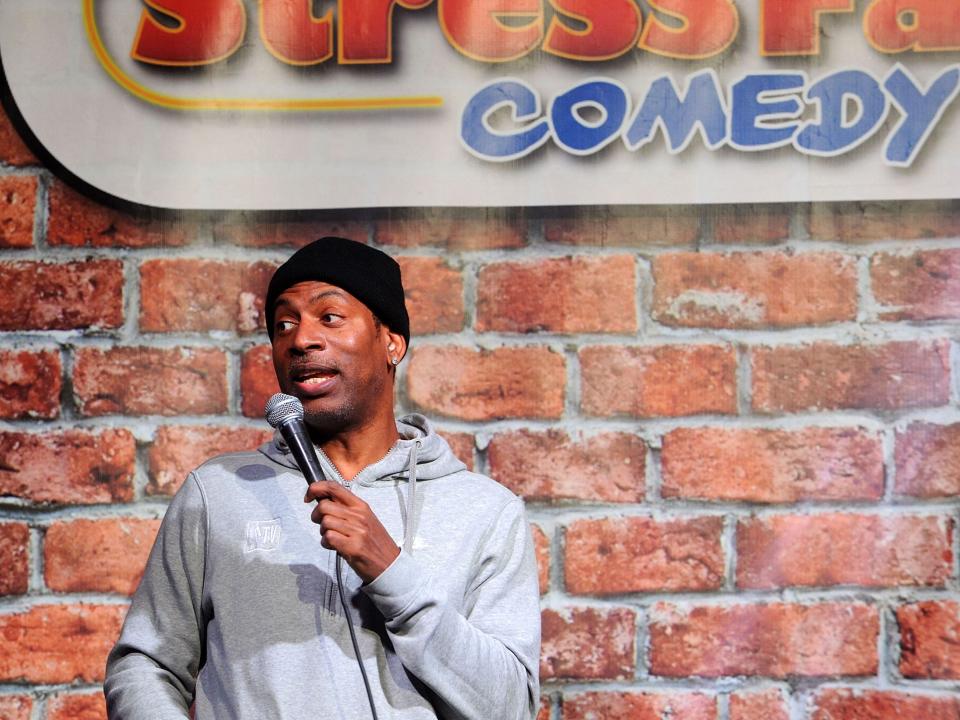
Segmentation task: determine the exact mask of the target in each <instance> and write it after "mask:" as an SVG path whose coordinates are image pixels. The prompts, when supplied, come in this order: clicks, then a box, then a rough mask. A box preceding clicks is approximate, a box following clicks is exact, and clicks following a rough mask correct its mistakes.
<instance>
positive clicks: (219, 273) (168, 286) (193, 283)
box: [140, 258, 276, 333]
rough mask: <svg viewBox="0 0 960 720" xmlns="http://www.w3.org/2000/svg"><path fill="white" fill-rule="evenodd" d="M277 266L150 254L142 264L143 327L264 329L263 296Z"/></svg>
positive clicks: (165, 329) (151, 329)
mask: <svg viewBox="0 0 960 720" xmlns="http://www.w3.org/2000/svg"><path fill="white" fill-rule="evenodd" d="M275 269H276V266H275V265H273V264H272V263H265V262H258V263H245V262H218V261H215V260H198V259H195V258H194V259H190V258H176V259H170V260H147V261H146V262H144V263H143V264H142V265H141V266H140V330H141V331H143V332H177V331H195V332H207V331H210V330H233V331H235V332H241V333H252V332H257V331H258V330H264V329H265V328H266V324H265V322H264V312H263V301H264V298H265V296H266V294H267V285H268V284H269V282H270V277H271V276H272V275H273V272H274V270H275ZM214 278H215V279H216V280H215V282H214V281H212V280H213V279H214Z"/></svg>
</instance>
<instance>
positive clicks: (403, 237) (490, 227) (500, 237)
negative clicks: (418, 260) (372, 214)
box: [374, 210, 527, 250]
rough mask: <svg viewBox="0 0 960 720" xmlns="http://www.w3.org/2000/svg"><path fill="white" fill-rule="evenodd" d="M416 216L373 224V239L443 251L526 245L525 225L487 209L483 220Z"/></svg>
mask: <svg viewBox="0 0 960 720" xmlns="http://www.w3.org/2000/svg"><path fill="white" fill-rule="evenodd" d="M419 214H420V217H416V216H414V214H413V213H407V214H406V217H399V218H393V217H391V218H387V219H385V220H379V221H377V224H376V228H375V230H374V239H375V240H376V241H377V242H378V243H382V244H384V245H392V246H394V247H404V248H409V247H423V246H434V247H440V248H445V249H447V250H492V249H496V248H520V247H523V246H524V245H526V244H527V237H526V223H525V222H524V221H523V220H522V219H517V220H514V219H510V218H506V217H502V213H501V212H499V211H497V210H488V211H487V217H485V218H483V217H461V218H456V217H452V216H451V213H450V211H444V210H425V211H421V212H420V213H419Z"/></svg>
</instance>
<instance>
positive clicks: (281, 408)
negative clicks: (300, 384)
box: [264, 393, 324, 485]
mask: <svg viewBox="0 0 960 720" xmlns="http://www.w3.org/2000/svg"><path fill="white" fill-rule="evenodd" d="M264 415H265V416H266V418H267V422H268V423H270V426H271V427H273V428H275V429H277V430H279V431H280V434H281V435H283V439H284V440H286V442H287V446H288V447H289V448H290V452H292V453H293V459H294V460H296V461H297V466H298V467H299V468H300V472H302V473H303V477H304V478H305V479H306V481H307V484H308V485H309V484H310V483H314V482H319V481H321V480H323V479H324V477H323V471H322V470H321V469H320V461H319V460H317V452H316V450H314V449H313V443H312V442H310V436H309V435H308V434H307V426H306V424H305V423H304V422H303V403H302V402H300V400H299V399H297V398H295V397H293V395H285V394H283V393H277V394H276V395H274V396H273V397H272V398H270V399H269V400H268V401H267V405H266V407H265V408H264Z"/></svg>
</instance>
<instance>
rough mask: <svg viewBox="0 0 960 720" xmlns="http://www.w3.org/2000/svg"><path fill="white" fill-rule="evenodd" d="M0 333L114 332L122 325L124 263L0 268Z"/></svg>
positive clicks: (7, 265) (30, 264)
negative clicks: (1, 291) (4, 331)
mask: <svg viewBox="0 0 960 720" xmlns="http://www.w3.org/2000/svg"><path fill="white" fill-rule="evenodd" d="M0 287H3V288H5V291H6V292H5V293H4V294H3V297H2V299H0V330H74V329H78V328H91V327H92V328H115V327H119V326H120V325H122V324H123V263H121V262H120V261H119V260H87V261H78V262H70V263H57V264H52V263H41V262H26V261H24V262H6V263H0Z"/></svg>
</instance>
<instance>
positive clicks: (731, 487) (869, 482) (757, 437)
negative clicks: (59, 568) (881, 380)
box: [661, 428, 884, 503]
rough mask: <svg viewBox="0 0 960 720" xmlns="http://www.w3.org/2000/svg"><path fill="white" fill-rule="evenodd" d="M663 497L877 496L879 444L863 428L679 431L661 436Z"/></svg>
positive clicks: (791, 498)
mask: <svg viewBox="0 0 960 720" xmlns="http://www.w3.org/2000/svg"><path fill="white" fill-rule="evenodd" d="M661 463H662V478H663V484H662V487H661V494H662V495H663V497H665V498H684V499H691V500H720V501H730V500H733V501H745V502H758V503H785V502H797V501H801V500H879V499H880V498H881V497H882V496H883V477H884V469H883V448H882V447H881V444H880V439H879V437H877V436H876V435H874V434H871V433H869V432H867V431H866V430H863V429H861V428H803V429H801V430H767V429H753V428H743V429H741V428H679V429H677V430H673V431H671V432H668V433H667V434H666V435H664V438H663V449H662V452H661Z"/></svg>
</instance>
